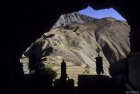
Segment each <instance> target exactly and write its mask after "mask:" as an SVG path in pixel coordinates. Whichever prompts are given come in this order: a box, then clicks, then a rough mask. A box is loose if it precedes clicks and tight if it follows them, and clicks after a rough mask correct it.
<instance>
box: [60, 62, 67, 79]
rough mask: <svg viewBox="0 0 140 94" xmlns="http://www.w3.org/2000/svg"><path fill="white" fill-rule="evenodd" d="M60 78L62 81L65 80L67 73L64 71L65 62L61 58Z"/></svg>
mask: <svg viewBox="0 0 140 94" xmlns="http://www.w3.org/2000/svg"><path fill="white" fill-rule="evenodd" d="M60 79H61V80H62V81H66V79H67V73H66V62H65V61H64V60H63V62H62V63H61V77H60Z"/></svg>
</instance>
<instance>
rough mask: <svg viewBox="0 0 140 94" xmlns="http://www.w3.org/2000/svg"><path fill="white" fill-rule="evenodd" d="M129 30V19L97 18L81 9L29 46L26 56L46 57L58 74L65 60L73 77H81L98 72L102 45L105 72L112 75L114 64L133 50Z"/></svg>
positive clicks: (44, 62) (46, 60)
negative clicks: (86, 14) (96, 58)
mask: <svg viewBox="0 0 140 94" xmlns="http://www.w3.org/2000/svg"><path fill="white" fill-rule="evenodd" d="M129 31H130V27H129V25H128V24H127V23H126V22H125V21H118V20H116V19H114V18H109V17H108V18H102V19H96V18H91V17H88V16H85V15H82V14H79V13H77V12H76V13H71V14H66V15H62V16H60V19H59V20H58V21H57V23H56V24H55V25H54V26H53V28H52V29H51V30H50V31H49V32H46V33H44V34H43V35H42V37H41V38H39V39H37V40H36V41H35V42H34V43H33V44H32V45H31V46H30V47H29V48H28V49H27V51H26V56H27V57H28V56H29V55H30V54H31V53H34V54H35V55H36V58H40V57H41V58H42V60H43V61H42V62H41V63H43V64H45V65H47V66H51V67H52V68H53V69H54V70H56V71H57V72H58V74H60V64H61V62H62V60H65V62H66V63H67V73H68V75H69V77H70V78H74V79H75V80H77V76H78V74H96V71H95V70H96V66H95V57H97V52H96V49H97V47H99V48H100V49H101V52H100V56H102V57H103V66H104V71H105V75H109V72H108V68H109V66H110V64H112V63H116V61H117V60H120V59H122V58H125V57H126V56H127V55H128V54H129V52H130V44H129V37H128V35H129ZM40 43H41V46H40ZM33 46H34V47H35V48H36V49H35V50H32V48H33ZM24 69H25V70H26V72H27V68H24ZM59 76H60V75H59Z"/></svg>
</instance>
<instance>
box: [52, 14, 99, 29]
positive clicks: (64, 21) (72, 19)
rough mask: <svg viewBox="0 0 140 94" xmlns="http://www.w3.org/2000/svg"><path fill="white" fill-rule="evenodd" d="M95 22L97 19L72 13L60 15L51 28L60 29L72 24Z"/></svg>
mask: <svg viewBox="0 0 140 94" xmlns="http://www.w3.org/2000/svg"><path fill="white" fill-rule="evenodd" d="M95 20H97V18H92V17H89V16H86V15H83V14H80V13H79V12H73V13H68V14H63V15H61V16H60V18H59V20H58V21H57V22H56V23H55V25H54V26H53V28H61V27H65V26H66V25H69V24H74V23H78V24H84V23H87V22H93V21H95Z"/></svg>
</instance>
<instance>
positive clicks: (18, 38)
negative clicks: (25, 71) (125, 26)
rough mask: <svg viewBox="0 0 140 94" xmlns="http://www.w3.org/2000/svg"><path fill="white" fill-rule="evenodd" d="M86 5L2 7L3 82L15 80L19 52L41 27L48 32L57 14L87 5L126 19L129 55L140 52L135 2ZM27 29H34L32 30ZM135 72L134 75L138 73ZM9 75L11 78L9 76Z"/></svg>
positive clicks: (74, 0) (81, 1) (80, 1)
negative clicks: (115, 12) (111, 11)
mask: <svg viewBox="0 0 140 94" xmlns="http://www.w3.org/2000/svg"><path fill="white" fill-rule="evenodd" d="M87 1H88V2H86V1H85V0H69V1H68V0H67V1H65V2H63V1H61V0H59V1H56V0H55V2H56V3H55V4H54V0H51V2H49V1H41V3H38V2H33V4H32V2H31V1H28V3H27V2H21V1H18V2H8V3H6V4H3V5H4V8H5V12H4V17H3V18H4V21H3V22H4V25H5V23H6V26H5V27H4V30H5V31H6V30H7V31H8V34H7V32H3V35H5V36H6V37H7V40H4V41H2V43H3V46H1V50H2V51H1V53H2V54H3V56H2V61H3V62H4V64H6V66H5V67H7V65H8V66H9V67H10V68H9V70H8V71H6V74H10V77H9V75H8V76H7V78H10V79H14V81H15V80H16V79H15V78H16V77H18V72H19V71H18V70H17V68H16V67H17V66H19V64H18V63H17V62H18V59H19V55H21V50H22V51H24V50H25V48H27V47H28V46H29V45H30V43H31V42H33V41H34V40H35V39H37V38H38V37H40V35H42V32H43V30H42V31H40V28H42V27H44V26H45V27H46V28H47V29H48V30H49V29H50V27H51V26H52V25H53V24H54V22H55V21H56V20H57V19H58V17H59V16H60V15H61V14H63V13H69V12H72V11H76V10H80V9H83V8H85V7H87V5H90V6H92V7H93V8H95V9H104V8H108V7H110V6H112V7H113V8H114V9H116V10H117V11H118V12H119V13H120V14H122V15H123V17H124V18H126V20H127V22H128V23H129V25H130V26H131V32H130V44H131V52H134V53H135V52H138V53H139V52H140V49H139V48H140V40H139V36H140V33H139V30H140V29H139V27H140V26H139V21H140V18H139V16H140V15H139V14H138V13H137V11H134V10H137V9H138V8H139V6H137V7H133V6H132V5H137V4H139V2H138V1H133V0H129V1H127V0H124V1H118V0H105V1H103V0H96V2H95V0H94V2H92V0H87ZM106 1H108V2H106ZM109 1H111V4H110V3H109ZM17 3H19V4H17ZM26 5H27V6H26ZM6 6H7V7H6ZM52 6H53V7H52ZM54 6H55V9H54ZM71 6H73V7H71ZM36 9H37V11H36ZM32 10H33V11H32ZM44 11H45V12H44ZM9 15H10V17H9ZM42 15H44V16H42ZM52 15H53V16H52ZM30 18H34V19H36V18H37V19H36V21H37V22H32V20H31V19H30ZM54 19H55V20H54ZM28 20H29V21H28ZM42 20H43V21H42ZM46 20H47V23H44V22H46ZM52 21H53V22H52ZM37 23H41V24H37ZM25 24H26V26H25ZM7 26H9V28H7ZM30 26H32V27H35V28H32V27H30ZM21 28H22V29H23V28H24V30H21ZM11 29H13V30H11ZM19 31H20V32H19ZM35 32H36V33H35ZM27 33H28V35H27ZM30 36H32V37H30ZM2 40H3V37H2ZM9 40H11V41H13V42H14V43H10V45H12V46H11V47H10V49H9ZM20 48H21V49H20ZM9 53H10V55H9ZM132 54H133V53H132ZM135 55H136V56H138V54H134V56H135ZM135 59H136V60H135V62H136V61H139V58H137V57H135ZM132 62H133V61H132ZM133 65H135V64H134V63H133V64H132V66H133ZM138 66H139V62H138ZM133 69H135V67H133ZM137 70H139V69H137ZM137 70H136V72H138V71H137ZM11 74H13V76H11ZM136 74H137V75H139V73H135V75H136ZM132 77H133V75H132ZM135 78H136V79H137V78H139V77H138V76H137V77H135ZM139 79H140V78H139ZM139 79H138V80H135V81H132V82H134V83H136V84H137V86H138V85H139V83H138V82H139ZM4 81H5V80H4ZM10 81H11V80H10ZM5 82H7V81H5ZM4 86H5V85H4ZM10 89H11V87H10ZM139 90H140V88H139Z"/></svg>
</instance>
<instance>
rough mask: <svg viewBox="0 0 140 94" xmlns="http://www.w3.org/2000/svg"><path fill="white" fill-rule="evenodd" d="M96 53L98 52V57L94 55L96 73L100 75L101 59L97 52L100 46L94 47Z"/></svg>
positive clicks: (102, 71) (101, 71)
mask: <svg viewBox="0 0 140 94" xmlns="http://www.w3.org/2000/svg"><path fill="white" fill-rule="evenodd" d="M96 51H97V53H98V57H96V58H95V59H96V72H97V74H98V75H100V74H101V73H102V74H103V73H104V70H103V61H102V57H100V55H99V53H100V51H101V50H100V48H99V47H97V49H96Z"/></svg>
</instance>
